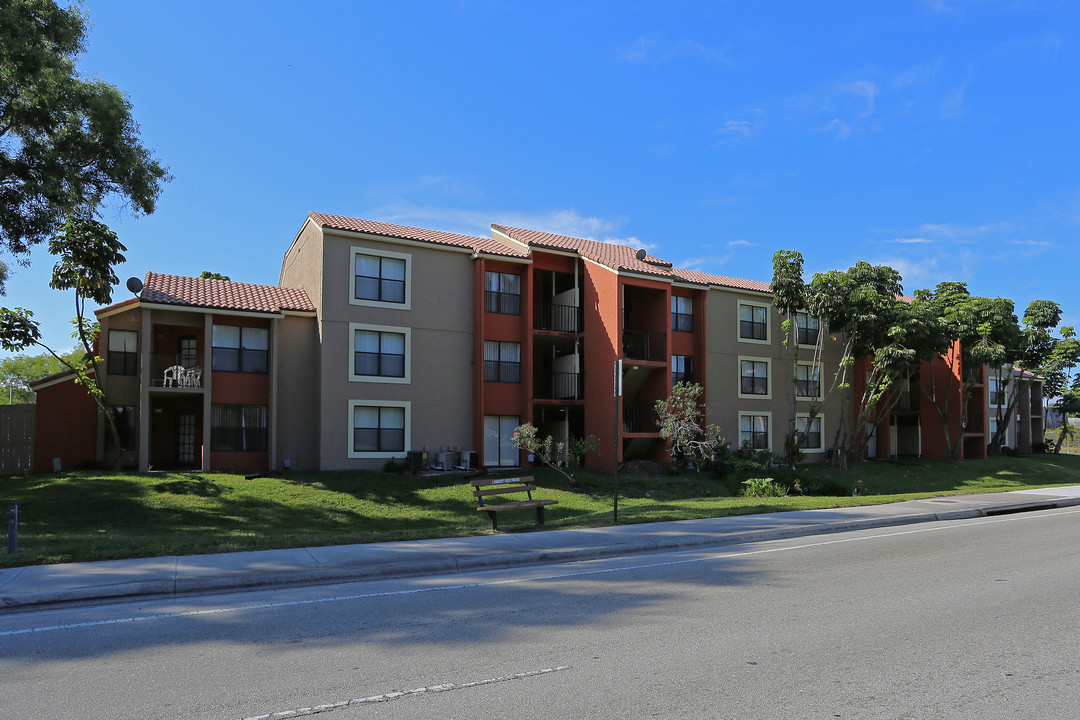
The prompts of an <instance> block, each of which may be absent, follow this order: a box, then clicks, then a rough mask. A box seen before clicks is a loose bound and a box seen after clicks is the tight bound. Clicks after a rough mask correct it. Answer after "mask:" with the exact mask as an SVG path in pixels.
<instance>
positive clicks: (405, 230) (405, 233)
mask: <svg viewBox="0 0 1080 720" xmlns="http://www.w3.org/2000/svg"><path fill="white" fill-rule="evenodd" d="M308 218H310V219H311V220H312V221H313V222H314V223H315V224H317V225H318V226H319V227H324V228H330V229H332V230H349V231H351V232H360V233H368V234H371V235H384V236H386V237H394V238H402V239H405V240H418V241H420V242H429V243H433V244H435V245H450V246H452V247H460V248H468V249H469V250H472V251H473V252H482V253H488V254H491V255H505V256H507V257H519V258H524V257H528V256H527V255H525V254H524V253H522V252H519V251H518V250H516V249H514V248H511V247H507V246H506V245H504V244H502V243H500V242H498V241H496V240H492V239H491V238H485V237H474V236H472V235H458V234H457V233H448V232H441V231H439V230H424V229H423V228H414V227H408V226H406V225H392V224H391V223H384V222H376V221H374V220H360V219H358V218H349V217H343V216H341V215H326V214H324V213H317V212H310V213H308Z"/></svg>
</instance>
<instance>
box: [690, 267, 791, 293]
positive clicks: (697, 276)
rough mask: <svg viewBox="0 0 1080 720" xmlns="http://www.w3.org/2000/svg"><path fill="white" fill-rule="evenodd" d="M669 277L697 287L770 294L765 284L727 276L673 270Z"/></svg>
mask: <svg viewBox="0 0 1080 720" xmlns="http://www.w3.org/2000/svg"><path fill="white" fill-rule="evenodd" d="M671 275H672V277H673V278H674V279H676V280H682V281H684V282H691V283H697V284H699V285H719V286H720V287H729V288H735V289H736V290H756V291H758V292H770V291H771V290H772V287H771V286H770V285H769V283H767V282H759V281H757V280H744V279H742V278H734V277H728V276H727V275H714V274H712V273H704V272H698V271H697V270H681V269H679V268H675V269H674V270H673V271H672V273H671Z"/></svg>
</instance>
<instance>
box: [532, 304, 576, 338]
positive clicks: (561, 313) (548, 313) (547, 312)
mask: <svg viewBox="0 0 1080 720" xmlns="http://www.w3.org/2000/svg"><path fill="white" fill-rule="evenodd" d="M581 315H582V313H581V308H579V307H577V306H576V305H559V304H557V303H543V302H541V303H536V304H535V305H534V306H533V329H534V330H553V331H555V332H568V333H579V332H581V328H582V325H583V324H584V323H583V322H582V320H583V318H582V316H581Z"/></svg>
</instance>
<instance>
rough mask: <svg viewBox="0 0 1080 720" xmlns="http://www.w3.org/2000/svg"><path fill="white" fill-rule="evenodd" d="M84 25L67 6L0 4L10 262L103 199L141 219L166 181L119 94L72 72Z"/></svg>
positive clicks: (0, 227) (0, 155)
mask: <svg viewBox="0 0 1080 720" xmlns="http://www.w3.org/2000/svg"><path fill="white" fill-rule="evenodd" d="M87 24H88V21H87V17H86V15H85V14H84V13H83V11H82V9H81V8H80V7H79V6H78V5H76V4H72V5H70V6H69V7H67V8H60V7H58V6H57V4H56V3H55V2H54V1H53V0H5V2H2V3H0V247H3V248H5V249H7V250H8V251H9V252H11V253H12V254H14V255H16V256H19V255H24V256H25V255H26V254H27V253H28V252H29V250H30V247H31V246H32V245H34V244H36V243H39V242H42V241H43V240H45V239H46V238H48V237H50V236H51V235H52V234H53V233H55V231H56V229H57V228H58V227H59V226H60V225H61V224H62V223H63V221H64V219H65V218H67V217H69V216H71V215H73V214H76V213H77V212H81V211H82V210H83V209H85V208H96V207H98V206H99V205H100V204H101V203H102V202H103V201H105V200H106V199H108V198H116V199H119V200H121V201H122V202H124V204H125V205H127V206H128V207H129V208H131V210H132V211H133V212H142V213H151V212H153V211H154V204H155V202H156V200H157V197H158V194H159V193H160V191H161V185H162V183H164V182H167V181H168V180H169V179H171V178H170V177H169V175H168V172H167V170H166V168H165V167H163V166H162V165H161V164H160V163H159V162H158V161H157V160H156V159H155V158H154V157H153V156H152V154H151V153H150V151H149V150H147V149H146V148H145V147H143V146H142V144H141V143H140V142H139V128H138V125H137V124H136V123H135V121H134V120H133V119H132V117H131V103H130V102H129V101H128V99H127V98H126V97H125V96H124V94H123V93H122V92H121V91H120V90H119V89H117V88H116V87H115V86H113V85H110V84H109V83H107V82H104V81H102V80H99V79H96V78H95V79H87V78H83V77H82V76H81V75H80V74H79V72H78V70H77V69H76V67H75V63H76V60H77V59H78V56H79V55H80V53H82V52H83V50H84V49H85V41H86V30H87Z"/></svg>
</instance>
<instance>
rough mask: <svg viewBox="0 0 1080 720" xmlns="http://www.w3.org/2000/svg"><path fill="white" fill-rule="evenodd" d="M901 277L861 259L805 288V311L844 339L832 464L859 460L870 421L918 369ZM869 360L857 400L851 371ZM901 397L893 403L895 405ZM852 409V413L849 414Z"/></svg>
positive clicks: (838, 372) (837, 378) (913, 325)
mask: <svg viewBox="0 0 1080 720" xmlns="http://www.w3.org/2000/svg"><path fill="white" fill-rule="evenodd" d="M901 283H902V278H901V276H900V273H898V272H897V271H896V270H894V269H893V268H891V267H889V266H887V265H871V264H870V263H867V262H859V263H856V264H855V265H853V266H852V267H850V268H848V269H847V270H846V271H841V270H830V271H828V272H824V273H816V274H815V275H814V276H813V278H812V279H811V282H810V286H809V288H808V291H807V311H808V312H809V313H810V314H811V315H812V316H815V317H818V318H820V321H821V331H820V332H821V333H826V332H828V333H836V334H837V335H838V336H840V337H842V338H843V343H844V344H843V347H842V351H841V359H840V364H839V366H838V367H837V370H836V372H835V373H834V376H833V383H834V384H835V386H836V388H837V389H839V390H840V392H841V394H842V396H843V401H842V402H841V403H840V423H839V425H838V426H837V429H836V436H835V439H834V442H833V456H832V462H833V465H834V466H836V467H839V468H846V467H847V466H848V464H849V463H850V462H853V461H858V460H859V459H861V458H862V456H863V453H864V452H865V451H866V444H867V442H868V441H869V439H870V436H869V434H868V433H867V431H866V428H867V424H868V423H871V422H876V421H877V420H878V419H879V418H880V417H882V416H883V413H885V412H887V411H888V410H890V409H891V406H890V404H889V403H886V404H884V405H883V404H882V401H883V400H884V399H885V398H886V397H887V392H888V389H889V387H890V386H891V385H892V384H893V382H894V381H895V380H897V379H898V378H901V377H905V376H908V375H910V374H911V372H912V371H913V369H914V368H915V367H917V363H918V353H917V350H916V349H915V347H913V345H912V340H913V338H915V337H916V334H917V333H916V331H917V327H916V323H915V319H914V318H913V317H912V314H911V310H910V307H909V306H908V303H906V302H905V301H904V300H903V299H902V297H901V295H902V293H903V285H902V284H901ZM860 359H864V360H867V361H871V362H870V367H869V372H868V373H867V378H866V385H865V387H864V390H863V393H862V395H861V396H860V397H859V398H858V402H857V403H856V402H855V399H854V398H853V397H852V389H853V386H854V383H853V377H852V372H853V369H854V367H855V363H856V361H857V360H860ZM898 398H899V395H897V396H896V397H895V398H893V399H892V400H891V401H890V402H891V403H892V405H895V403H896V401H897V400H898ZM849 413H853V414H852V415H851V416H849Z"/></svg>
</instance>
